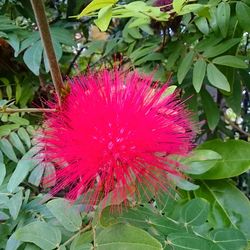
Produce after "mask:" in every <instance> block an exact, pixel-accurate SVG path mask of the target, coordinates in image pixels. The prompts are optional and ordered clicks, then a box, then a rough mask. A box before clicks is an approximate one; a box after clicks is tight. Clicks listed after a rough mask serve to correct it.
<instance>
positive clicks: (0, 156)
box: [0, 151, 4, 163]
mask: <svg viewBox="0 0 250 250" xmlns="http://www.w3.org/2000/svg"><path fill="white" fill-rule="evenodd" d="M0 162H1V163H4V162H3V153H2V152H1V151H0Z"/></svg>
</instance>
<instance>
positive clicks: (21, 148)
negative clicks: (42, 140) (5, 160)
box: [9, 132, 25, 154]
mask: <svg viewBox="0 0 250 250" xmlns="http://www.w3.org/2000/svg"><path fill="white" fill-rule="evenodd" d="M9 140H10V142H11V143H12V145H13V146H14V147H15V148H16V149H17V150H18V151H19V152H20V153H22V154H25V148H24V146H23V143H22V141H21V140H20V138H19V137H18V135H17V134H16V133H15V132H11V133H10V136H9Z"/></svg>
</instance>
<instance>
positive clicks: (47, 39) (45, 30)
mask: <svg viewBox="0 0 250 250" xmlns="http://www.w3.org/2000/svg"><path fill="white" fill-rule="evenodd" d="M30 1H31V4H32V8H33V11H34V14H35V17H36V22H37V26H38V28H39V32H40V36H41V40H42V42H43V46H44V50H45V52H46V55H47V57H48V61H49V67H50V73H51V77H52V81H53V84H54V86H55V91H56V94H57V97H58V103H59V106H61V89H62V88H63V80H62V76H61V72H60V69H59V66H58V63H57V60H56V55H55V51H54V48H53V44H52V40H51V35H50V31H49V25H48V21H47V18H46V14H45V8H44V4H43V0H30Z"/></svg>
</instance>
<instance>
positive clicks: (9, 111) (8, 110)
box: [0, 108, 57, 114]
mask: <svg viewBox="0 0 250 250" xmlns="http://www.w3.org/2000/svg"><path fill="white" fill-rule="evenodd" d="M56 111H57V110H56V109H43V108H41V109H39V108H26V109H12V108H0V113H7V114H12V113H21V112H26V113H41V112H42V113H49V112H56Z"/></svg>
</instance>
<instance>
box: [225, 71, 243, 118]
mask: <svg viewBox="0 0 250 250" xmlns="http://www.w3.org/2000/svg"><path fill="white" fill-rule="evenodd" d="M230 73H231V77H230V78H229V77H228V79H230V85H231V86H232V94H231V95H229V96H226V97H225V99H226V102H227V104H228V106H229V107H230V108H232V109H233V111H234V112H235V113H236V114H237V115H238V116H240V115H241V101H242V82H241V79H240V75H239V72H238V71H236V70H232V71H231V72H230Z"/></svg>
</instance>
